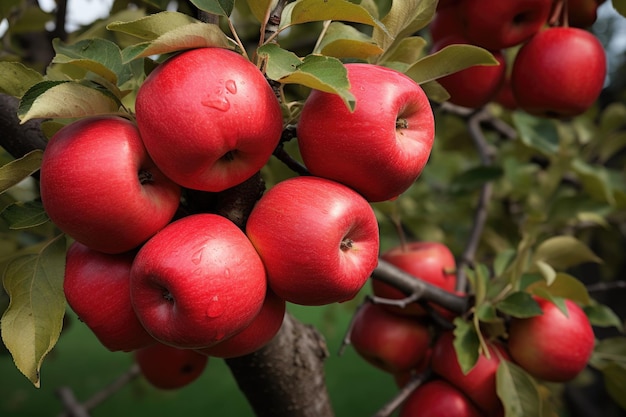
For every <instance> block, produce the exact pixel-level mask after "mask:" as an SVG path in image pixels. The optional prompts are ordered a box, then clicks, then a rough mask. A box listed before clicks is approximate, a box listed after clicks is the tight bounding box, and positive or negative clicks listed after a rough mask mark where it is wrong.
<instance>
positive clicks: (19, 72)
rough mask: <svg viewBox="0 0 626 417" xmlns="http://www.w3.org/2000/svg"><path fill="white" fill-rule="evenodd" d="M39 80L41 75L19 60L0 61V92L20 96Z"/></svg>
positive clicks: (41, 77)
mask: <svg viewBox="0 0 626 417" xmlns="http://www.w3.org/2000/svg"><path fill="white" fill-rule="evenodd" d="M40 81H43V75H41V74H40V73H38V72H37V71H35V70H33V69H31V68H28V67H27V66H25V65H24V64H22V63H20V62H0V92H3V93H5V94H8V95H10V96H14V97H21V96H22V95H23V94H24V93H25V92H26V91H28V89H29V88H31V87H32V86H33V85H35V84H37V83H38V82H40Z"/></svg>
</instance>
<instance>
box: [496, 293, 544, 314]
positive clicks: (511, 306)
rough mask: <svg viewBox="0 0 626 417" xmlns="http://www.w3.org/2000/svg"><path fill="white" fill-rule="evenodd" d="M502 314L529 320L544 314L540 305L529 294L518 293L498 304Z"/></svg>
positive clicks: (497, 306)
mask: <svg viewBox="0 0 626 417" xmlns="http://www.w3.org/2000/svg"><path fill="white" fill-rule="evenodd" d="M496 308H497V309H498V310H500V311H501V312H503V313H505V314H508V315H510V316H513V317H518V318H527V317H534V316H539V315H541V314H543V311H542V310H541V308H540V307H539V304H537V302H536V301H535V300H534V299H533V297H532V296H531V295H530V294H528V293H527V292H523V291H516V292H514V293H511V294H509V295H508V296H507V297H506V298H505V299H503V300H502V301H500V302H498V303H497V304H496Z"/></svg>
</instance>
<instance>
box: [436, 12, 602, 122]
mask: <svg viewBox="0 0 626 417" xmlns="http://www.w3.org/2000/svg"><path fill="white" fill-rule="evenodd" d="M602 2H603V0H510V1H497V0H495V1H485V0H448V1H441V2H440V3H439V5H438V10H437V13H436V15H435V17H434V19H433V21H432V22H431V25H430V33H431V36H432V40H433V51H438V50H440V49H442V48H444V47H445V46H448V45H451V44H471V45H476V46H479V47H482V48H485V49H487V50H489V51H490V52H491V53H492V54H493V56H494V58H495V59H496V60H497V61H498V62H499V65H494V66H474V67H470V68H467V69H465V70H463V71H460V72H457V73H454V74H451V75H449V76H446V77H443V78H441V79H440V80H439V81H440V83H441V84H442V85H443V87H444V88H446V90H447V91H448V92H449V93H450V96H451V97H450V102H451V103H454V104H457V105H460V106H464V107H469V108H478V107H481V106H484V105H485V104H487V103H489V102H491V101H495V102H498V103H500V104H501V105H503V106H504V107H506V108H508V109H510V110H514V109H521V110H524V111H526V112H528V113H530V114H533V115H536V116H540V117H554V118H567V117H574V116H577V115H580V114H582V113H583V112H585V111H586V110H587V109H589V108H590V107H591V106H592V104H593V103H594V102H595V101H596V100H597V98H598V96H599V95H600V92H601V90H602V87H603V85H604V80H605V76H606V55H605V51H604V48H603V46H602V44H601V43H600V41H599V40H598V39H597V38H596V37H595V36H594V35H593V34H592V33H591V32H589V31H588V30H587V28H588V27H589V26H591V24H592V23H593V22H594V21H595V20H596V17H597V9H598V6H599V5H600V3H602ZM553 22H559V25H558V26H557V25H556V24H555V23H553ZM583 68H584V70H583Z"/></svg>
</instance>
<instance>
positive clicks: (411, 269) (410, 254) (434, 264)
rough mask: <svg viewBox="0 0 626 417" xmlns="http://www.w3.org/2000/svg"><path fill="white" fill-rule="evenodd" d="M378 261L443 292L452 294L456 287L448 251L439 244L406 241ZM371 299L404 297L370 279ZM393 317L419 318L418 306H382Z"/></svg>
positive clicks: (396, 291)
mask: <svg viewBox="0 0 626 417" xmlns="http://www.w3.org/2000/svg"><path fill="white" fill-rule="evenodd" d="M381 258H382V259H384V260H385V261H387V262H389V263H390V264H392V265H395V266H397V267H398V268H400V269H401V270H403V271H405V272H407V273H409V274H411V275H413V276H415V277H418V278H421V279H422V280H424V281H426V282H428V283H430V284H433V285H436V286H437V287H439V288H443V289H444V290H447V291H450V292H454V291H455V286H456V261H455V259H454V255H453V254H452V252H450V249H448V247H447V246H446V245H444V244H443V243H439V242H409V243H407V244H404V245H399V246H395V247H393V248H391V249H389V250H387V251H385V252H384V253H383V254H382V255H381ZM372 291H373V293H374V295H375V296H378V297H382V298H388V299H392V300H400V299H403V298H406V297H407V296H406V295H405V294H404V293H402V292H401V291H400V290H398V289H396V288H394V287H392V286H391V285H389V284H386V283H384V282H382V281H379V280H372ZM386 308H388V309H389V310H390V311H392V312H394V313H396V314H403V315H411V316H422V315H425V314H426V311H425V310H424V308H423V307H422V306H420V305H419V304H416V303H411V304H409V305H407V306H406V307H405V308H400V307H397V306H386Z"/></svg>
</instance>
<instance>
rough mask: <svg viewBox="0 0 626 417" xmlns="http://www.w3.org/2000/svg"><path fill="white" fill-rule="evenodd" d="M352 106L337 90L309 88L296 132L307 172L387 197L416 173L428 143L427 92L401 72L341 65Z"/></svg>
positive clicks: (399, 190)
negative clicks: (345, 70)
mask: <svg viewBox="0 0 626 417" xmlns="http://www.w3.org/2000/svg"><path fill="white" fill-rule="evenodd" d="M345 67H346V69H347V71H348V79H349V81H350V91H351V92H352V94H353V95H354V97H355V98H356V108H355V110H354V112H350V110H349V109H348V108H347V107H346V105H345V104H344V102H343V100H342V99H341V98H340V97H339V96H338V95H337V94H331V93H325V92H322V91H319V90H313V91H312V92H311V94H310V95H309V96H308V97H307V99H306V101H305V103H304V106H303V108H302V113H301V115H300V120H299V122H298V127H297V134H298V145H299V148H300V153H301V155H302V160H303V161H304V164H305V165H306V167H307V168H308V169H309V171H310V172H311V174H313V175H315V176H318V177H323V178H328V179H332V180H334V181H337V182H340V183H342V184H345V185H347V186H349V187H351V188H353V189H355V190H357V191H358V192H359V193H360V194H362V195H363V196H364V197H365V198H366V199H367V200H368V201H371V202H375V201H385V200H390V199H393V198H395V197H397V196H398V195H400V194H401V193H403V192H404V191H406V190H407V189H408V188H409V187H410V186H411V185H412V184H413V183H414V182H415V180H416V179H417V178H418V177H419V175H420V174H421V172H422V169H423V168H424V166H425V165H426V162H427V161H428V158H429V156H430V152H431V149H432V146H433V140H434V134H435V124H434V116H433V111H432V108H431V106H430V103H429V101H428V97H426V94H425V93H424V91H423V90H422V88H421V87H420V86H419V85H418V84H417V83H415V82H414V81H413V80H411V79H410V78H409V77H407V76H406V75H404V74H402V73H400V72H398V71H395V70H393V69H389V68H384V67H381V66H377V65H372V64H361V63H351V64H346V65H345Z"/></svg>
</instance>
